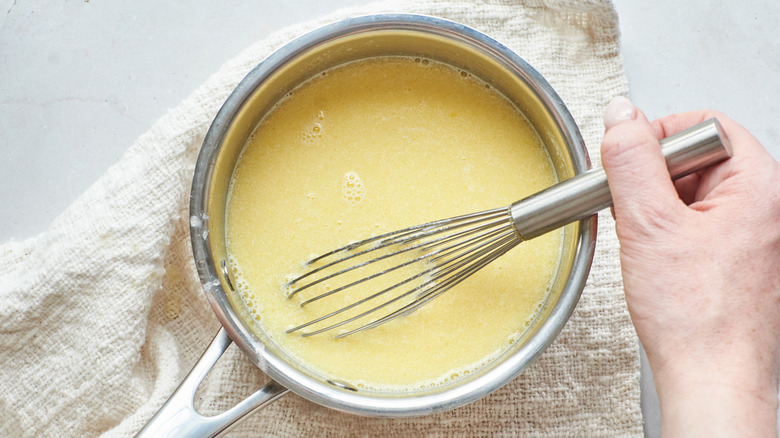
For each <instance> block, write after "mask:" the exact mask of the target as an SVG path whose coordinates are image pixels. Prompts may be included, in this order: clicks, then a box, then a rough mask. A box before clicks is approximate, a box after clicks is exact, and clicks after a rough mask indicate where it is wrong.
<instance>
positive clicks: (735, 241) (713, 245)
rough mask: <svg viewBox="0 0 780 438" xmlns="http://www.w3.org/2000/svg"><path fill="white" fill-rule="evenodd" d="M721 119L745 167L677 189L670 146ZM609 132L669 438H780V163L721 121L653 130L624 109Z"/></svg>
mask: <svg viewBox="0 0 780 438" xmlns="http://www.w3.org/2000/svg"><path fill="white" fill-rule="evenodd" d="M711 117H717V118H718V120H719V121H720V122H721V124H722V125H723V128H724V131H725V133H726V135H727V137H728V138H729V140H730V141H731V144H732V147H733V157H732V158H730V159H729V160H727V161H725V162H723V163H721V164H719V165H717V166H714V167H712V168H709V169H707V170H705V171H702V172H698V173H697V174H693V175H690V176H688V177H685V178H683V179H681V180H678V181H677V182H676V183H672V181H671V180H670V177H669V173H668V171H667V169H666V164H665V162H664V159H663V156H662V155H661V152H660V147H659V143H658V139H660V138H664V137H667V136H669V135H672V134H674V133H676V132H679V131H681V130H683V129H685V128H688V127H690V126H692V125H694V124H696V123H698V122H701V121H704V120H706V119H709V118H711ZM605 126H606V132H605V135H604V140H603V143H602V146H601V154H602V155H601V160H602V165H603V166H604V169H605V171H606V173H607V178H608V181H609V186H610V191H611V193H612V198H613V204H614V216H615V220H616V229H617V235H618V238H619V240H620V260H621V267H622V272H623V282H624V288H625V294H626V302H627V304H628V310H629V313H630V315H631V318H632V320H633V322H634V326H635V328H636V331H637V335H638V336H639V339H640V340H641V341H642V344H643V345H644V347H645V350H646V352H647V358H648V362H649V363H650V367H651V369H652V371H653V375H654V378H655V382H656V388H657V390H658V394H659V399H660V402H661V418H662V428H663V432H664V436H667V435H675V434H682V435H685V436H692V435H697V434H700V435H701V436H714V435H713V433H714V434H715V435H718V436H720V435H730V434H735V435H737V436H759V433H762V434H766V436H773V437H774V436H776V433H777V432H776V426H777V423H776V412H777V387H778V369H779V364H780V358H779V354H780V164H778V162H777V161H775V160H774V159H773V158H772V157H771V156H770V155H769V153H768V152H767V151H766V150H765V149H764V148H763V146H761V144H760V143H759V142H758V141H757V140H756V139H755V138H754V137H753V136H752V135H751V134H750V133H748V132H747V131H746V130H745V129H744V128H743V127H741V126H740V125H738V124H737V123H735V122H734V121H732V120H730V119H729V118H727V117H725V116H724V115H722V114H719V113H715V112H712V111H699V112H692V113H685V114H678V115H673V116H668V117H664V118H661V119H658V120H655V121H653V122H652V123H651V122H649V121H648V120H647V118H646V117H645V116H644V114H642V113H641V111H638V110H637V109H636V108H635V107H634V106H633V105H632V104H631V103H630V102H629V101H628V100H627V99H625V98H616V99H615V100H613V101H612V102H611V103H610V105H609V106H608V107H607V111H606V114H605ZM748 427H755V428H756V429H755V430H749V429H746V428H748ZM746 432H750V433H746Z"/></svg>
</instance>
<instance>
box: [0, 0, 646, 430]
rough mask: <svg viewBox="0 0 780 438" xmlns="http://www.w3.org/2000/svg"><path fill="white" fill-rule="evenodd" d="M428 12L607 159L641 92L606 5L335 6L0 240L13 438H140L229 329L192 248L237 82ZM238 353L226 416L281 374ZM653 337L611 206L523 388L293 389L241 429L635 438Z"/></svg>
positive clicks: (273, 39)
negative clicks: (449, 391)
mask: <svg viewBox="0 0 780 438" xmlns="http://www.w3.org/2000/svg"><path fill="white" fill-rule="evenodd" d="M376 12H414V13H423V14H429V15H435V16H439V17H443V18H447V19H451V20H454V21H458V22H461V23H464V24H466V25H469V26H471V27H474V28H476V29H478V30H481V31H483V32H485V33H487V34H488V35H491V36H493V37H494V38H496V39H498V40H499V41H501V42H503V43H504V44H506V45H507V46H509V47H510V48H511V49H513V50H515V51H516V52H517V53H519V54H520V55H521V56H522V57H523V58H525V59H526V60H527V61H529V62H530V63H531V64H532V65H533V66H535V67H536V68H537V69H538V70H539V71H540V72H541V73H542V74H543V75H544V76H545V77H546V78H547V79H548V80H549V81H550V83H551V84H552V85H553V87H554V88H555V89H556V90H557V92H558V93H559V94H560V95H561V97H562V98H563V100H564V101H565V103H566V105H568V107H569V108H570V110H571V112H572V113H573V115H574V118H575V119H576V121H577V123H578V124H579V126H580V128H581V130H582V133H583V135H584V137H585V140H586V142H587V144H588V145H589V147H590V149H591V157H592V159H593V161H594V162H598V146H599V143H600V140H601V135H602V133H603V128H602V122H601V114H602V113H603V109H604V107H605V106H606V104H607V103H608V101H609V100H610V99H611V98H612V97H613V96H615V95H620V94H625V93H626V92H627V87H626V81H625V78H624V76H623V68H622V63H621V58H620V53H619V35H618V27H617V16H616V13H615V11H614V9H613V7H612V5H611V3H610V2H609V1H608V0H585V1H582V0H547V1H544V0H515V1H508V0H506V1H497V0H495V1H473V0H468V1H466V0H460V1H456V0H453V1H430V2H420V1H390V2H383V3H375V4H371V5H368V6H362V7H359V8H354V9H348V10H342V11H338V12H336V13H334V14H332V15H330V16H328V17H324V18H322V19H320V20H317V21H315V22H310V23H305V24H301V25H297V26H293V27H290V28H287V29H284V30H282V31H279V32H276V33H274V34H272V35H270V36H269V37H267V38H266V39H264V40H263V41H260V42H258V43H257V44H255V45H253V46H252V47H250V48H248V49H247V50H245V51H244V52H243V53H242V54H241V55H240V56H238V57H237V58H235V59H234V60H232V61H230V62H229V63H227V64H226V65H225V66H224V67H223V68H222V69H221V70H220V71H219V72H217V73H216V74H215V75H214V76H212V77H211V78H210V79H209V80H208V81H207V82H206V83H205V84H203V85H202V86H201V87H200V88H198V89H197V90H196V91H195V92H194V93H193V94H192V95H191V96H190V97H189V98H187V99H186V100H185V101H183V102H182V103H181V104H180V105H179V106H178V107H176V108H174V109H172V110H171V111H170V112H169V113H168V114H166V115H165V116H164V117H162V118H161V119H160V120H159V121H158V122H157V123H155V124H154V126H152V128H151V129H150V130H149V131H148V132H147V133H146V134H144V135H143V136H141V137H140V138H139V139H138V140H137V141H136V142H135V144H133V145H132V147H131V148H130V149H129V150H128V151H127V153H126V154H125V155H124V157H123V158H122V159H121V160H120V161H119V162H118V163H117V164H116V165H114V166H113V167H111V168H110V169H109V170H108V171H107V172H106V174H105V175H103V177H101V178H100V179H99V180H98V181H97V182H96V183H95V184H94V185H93V186H92V187H91V188H90V189H89V190H88V191H87V192H86V193H84V194H83V195H82V196H81V197H80V198H79V199H78V200H77V201H75V202H74V203H73V205H71V206H70V207H69V208H68V209H67V210H66V211H65V212H64V213H63V214H62V215H61V216H59V217H58V218H57V219H56V220H55V221H54V223H53V224H52V226H51V228H50V229H49V230H48V231H46V232H45V233H43V234H41V235H39V236H37V237H35V238H33V239H30V240H26V241H23V242H11V243H7V244H5V245H3V246H1V247H0V364H2V365H1V366H0V388H1V390H0V436H31V437H33V436H34V437H48V436H56V437H60V436H79V437H81V436H98V435H103V436H110V437H117V436H129V435H132V434H134V433H135V432H136V431H138V430H139V429H140V428H141V427H142V426H143V424H144V423H145V422H146V421H147V420H149V418H150V417H151V416H152V415H153V414H154V412H155V411H156V410H157V409H158V408H159V407H160V406H161V404H162V403H163V402H164V401H165V399H166V398H167V397H168V396H169V395H170V394H171V392H172V391H173V390H174V388H175V387H176V386H177V384H178V383H179V382H180V381H181V379H182V378H183V377H184V376H185V375H186V373H187V372H188V371H189V369H190V368H191V367H192V365H193V364H194V363H195V361H196V360H197V358H198V357H199V355H200V354H201V353H202V351H203V350H204V349H205V346H206V345H207V344H208V342H209V341H210V340H211V338H212V337H213V336H214V334H215V333H216V332H217V329H218V327H219V326H218V323H217V321H216V319H215V317H214V315H213V313H212V312H211V310H210V308H209V306H208V305H207V303H206V301H205V298H204V296H203V293H202V292H201V288H200V284H199V282H198V279H197V276H196V274H195V270H194V266H193V262H192V258H191V255H190V247H189V239H188V220H187V208H188V206H187V199H188V198H187V195H188V192H189V185H190V179H191V176H192V172H193V166H194V162H195V158H196V156H197V153H198V149H199V147H200V145H201V142H202V140H203V137H204V135H205V133H206V130H207V129H208V126H209V124H210V123H211V120H212V119H213V117H214V115H215V114H216V112H217V110H218V108H219V107H220V105H221V104H222V102H224V100H225V99H226V97H227V95H228V94H229V93H230V91H231V90H232V89H233V87H234V86H235V85H236V84H237V83H238V81H239V80H240V79H241V78H242V77H243V76H244V75H245V74H246V73H247V72H248V71H249V70H250V69H251V68H252V67H253V66H254V65H256V64H257V63H258V62H260V61H261V60H262V59H263V58H264V57H265V56H266V55H268V54H269V53H270V52H271V51H273V50H274V49H276V48H278V47H280V46H281V45H282V44H284V43H285V42H286V41H288V40H290V39H292V38H294V37H296V36H298V35H300V34H302V33H304V32H305V31H308V30H311V29H313V28H314V27H316V26H319V25H322V24H324V23H327V22H331V21H334V20H336V19H339V18H343V17H346V16H354V15H361V14H366V13H376ZM266 379H267V378H266V377H265V376H264V375H263V373H262V372H261V371H260V370H258V369H257V368H256V367H254V366H253V365H252V364H251V363H250V362H249V360H248V359H246V358H245V357H244V356H243V355H242V354H241V353H240V352H239V351H238V349H237V348H235V347H231V348H230V350H228V352H227V353H226V355H225V356H224V357H223V358H222V360H221V361H220V362H219V364H218V365H217V367H216V369H215V371H213V372H212V373H211V375H210V377H209V378H208V379H207V381H206V382H204V384H203V385H202V386H201V389H200V392H199V406H200V410H201V412H203V413H206V414H213V413H216V412H220V411H221V410H224V409H226V408H228V407H230V406H232V405H233V404H234V403H235V402H236V401H238V400H240V399H241V398H242V397H243V396H245V395H247V394H249V393H251V392H253V390H254V389H256V388H258V387H259V386H260V385H261V384H262V383H263V382H265V381H266ZM641 421H642V420H641V413H640V408H639V361H638V343H637V341H636V338H635V335H634V331H633V328H632V326H631V322H630V320H629V318H628V314H627V311H626V308H625V304H624V301H623V295H622V285H621V280H620V270H619V263H618V243H617V240H616V238H615V234H614V230H613V222H612V219H611V217H610V216H609V214H606V215H603V214H602V216H601V218H600V222H599V242H598V246H597V251H596V259H595V262H594V264H593V268H592V272H591V275H590V278H589V281H588V284H587V287H586V289H585V291H584V294H583V296H582V299H581V301H580V303H579V305H578V307H577V310H576V311H575V313H574V315H573V316H572V318H571V320H570V321H569V323H568V324H567V325H566V328H565V329H564V330H563V332H562V333H561V335H560V336H559V338H558V339H557V340H556V341H555V342H554V343H553V344H552V346H551V347H550V348H549V349H548V350H547V351H546V352H545V353H544V355H543V356H542V357H541V358H540V360H539V361H538V362H537V363H536V364H535V365H534V366H533V367H531V368H530V369H528V371H527V372H525V373H524V374H523V375H521V376H520V377H519V378H517V379H516V380H515V381H513V382H511V383H510V384H508V385H506V386H505V387H503V388H502V389H500V390H498V391H497V392H495V393H494V394H492V395H490V396H488V397H486V398H484V399H482V400H480V401H478V402H476V403H473V404H471V405H468V406H466V407H462V408H460V409H456V410H453V411H449V412H446V413H443V414H438V415H433V416H427V417H422V418H414V419H377V418H362V417H357V416H352V415H347V414H342V413H339V412H335V411H332V410H329V409H326V408H323V407H320V406H317V405H315V404H313V403H310V402H307V401H305V400H303V399H301V398H299V397H297V396H295V395H292V394H290V395H287V396H285V397H283V398H282V399H281V400H280V401H278V402H276V403H274V404H272V405H271V406H269V407H268V408H266V409H264V410H263V411H260V412H259V413H257V414H255V415H253V416H251V417H250V418H249V419H247V420H246V421H245V422H244V423H242V424H241V425H240V426H239V427H238V428H236V429H235V430H234V432H233V435H234V436H238V437H242V436H271V437H286V436H367V435H371V436H409V435H423V434H424V435H426V436H442V435H475V436H483V435H523V436H638V435H640V434H641V433H642V423H641Z"/></svg>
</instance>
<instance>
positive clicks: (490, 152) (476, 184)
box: [227, 57, 562, 391]
mask: <svg viewBox="0 0 780 438" xmlns="http://www.w3.org/2000/svg"><path fill="white" fill-rule="evenodd" d="M555 182H556V178H555V173H554V171H553V168H552V165H551V163H550V159H549V156H548V155H547V152H546V150H545V148H544V147H543V145H542V144H541V142H540V140H539V138H538V137H537V135H536V133H535V132H534V131H533V129H532V128H531V127H530V125H529V123H528V122H527V121H526V120H525V118H524V117H523V116H522V115H521V114H520V113H519V112H518V111H517V109H516V108H515V107H514V106H513V105H512V104H511V103H509V102H508V101H507V100H506V99H505V98H504V97H503V96H501V95H500V94H499V93H497V92H495V91H494V90H493V89H492V88H491V87H490V86H489V85H487V84H485V83H484V82H482V81H480V80H478V79H476V78H474V77H472V76H471V75H470V74H469V73H467V72H464V71H461V70H458V69H456V68H453V67H450V66H447V65H443V64H440V63H437V62H434V61H429V60H427V59H420V58H416V59H415V58H405V57H387V58H377V59H371V60H365V61H360V62H354V63H350V64H347V65H344V66H340V67H337V68H335V69H332V70H330V71H327V72H325V73H323V74H321V75H318V76H317V77H315V78H313V79H311V80H309V81H308V82H306V83H305V84H303V85H302V86H300V87H298V88H297V89H295V90H293V91H292V92H291V93H290V94H289V95H288V96H286V97H285V98H284V99H283V100H282V101H281V102H279V103H278V104H277V105H276V107H275V108H274V109H273V110H272V111H271V112H270V113H269V114H268V115H267V116H266V117H265V118H264V119H263V120H262V122H261V123H260V124H259V126H258V127H257V129H256V131H255V133H254V134H253V136H252V137H251V139H250V140H249V141H248V143H247V145H246V147H245V150H244V151H243V152H242V154H241V157H240V159H239V161H238V164H237V165H236V169H235V172H234V175H233V181H232V186H231V191H230V195H229V200H228V214H227V240H228V253H229V255H230V260H229V261H230V264H231V266H232V268H233V270H234V272H235V273H236V283H237V287H238V290H239V291H240V293H241V295H242V297H243V300H244V302H245V304H246V306H247V308H248V309H249V310H250V313H251V314H253V315H254V317H255V318H256V319H257V321H258V322H259V324H260V326H261V327H262V328H263V330H264V331H265V332H266V333H267V334H268V335H269V337H270V338H271V339H273V340H274V342H276V343H278V345H280V346H281V347H282V348H283V349H284V350H285V351H287V352H288V353H289V354H290V355H291V356H293V357H295V358H297V359H298V360H299V361H301V362H302V363H304V364H306V366H307V367H309V368H311V369H314V370H317V372H319V373H321V374H322V375H324V376H327V377H328V378H331V379H337V380H341V381H344V382H348V383H350V384H352V385H355V386H357V387H360V388H365V389H374V390H383V391H387V390H389V391H393V390H397V391H405V390H413V389H417V388H423V387H428V386H431V385H439V384H442V383H446V382H449V381H452V380H453V379H458V378H459V377H461V376H463V375H465V374H467V373H469V372H471V371H473V370H474V369H476V368H478V367H479V366H481V365H483V364H485V363H486V362H488V361H490V360H491V359H492V358H493V357H495V356H496V355H497V354H499V353H501V352H502V351H504V350H506V349H507V348H508V347H509V346H510V345H511V344H512V342H514V340H515V339H517V338H518V336H519V335H520V334H522V333H523V330H524V329H525V328H526V327H527V326H528V324H529V323H530V321H531V320H533V318H534V316H535V314H536V312H537V311H538V310H539V308H540V306H541V303H542V302H543V301H544V299H545V297H546V295H547V293H548V290H549V285H550V283H551V281H552V276H553V274H554V272H555V269H556V267H557V264H558V260H559V256H560V246H561V238H562V234H561V232H559V231H556V232H551V233H548V234H547V235H544V236H542V237H539V238H537V239H534V240H532V241H529V242H524V243H522V244H520V245H519V246H518V247H516V248H514V249H513V250H511V251H510V252H509V253H508V254H506V255H504V256H503V257H501V258H499V259H498V260H496V261H494V262H493V263H491V264H490V265H488V266H487V267H486V268H483V269H482V270H481V271H479V272H478V273H477V274H475V275H474V276H472V277H470V278H469V279H468V280H466V281H464V282H463V283H461V284H459V285H458V286H456V287H455V288H453V289H452V290H450V291H448V292H446V293H444V294H443V295H442V296H440V297H439V298H437V299H435V300H433V301H432V302H431V303H429V304H427V305H426V306H424V307H422V308H421V309H419V310H418V311H416V312H414V313H413V314H411V315H408V316H406V317H403V318H399V319H396V320H394V321H393V322H391V323H388V324H385V325H382V326H380V327H377V328H374V329H371V330H366V331H363V332H360V333H357V334H354V335H351V336H347V337H345V338H342V339H334V334H336V333H338V329H336V330H335V331H332V332H327V333H323V334H319V335H315V336H312V337H308V338H304V337H301V336H300V335H299V334H297V333H292V334H287V333H285V330H287V329H289V328H291V327H293V326H296V325H299V324H302V323H304V322H306V321H309V320H311V319H313V318H315V317H318V316H321V315H323V314H325V312H326V311H328V309H335V308H338V307H339V306H341V305H344V304H345V303H347V302H349V301H350V297H349V296H348V295H347V296H344V297H336V296H335V295H334V296H333V297H332V298H331V297H328V298H326V299H323V300H320V301H318V302H317V303H313V304H312V305H307V306H305V307H303V308H301V307H300V306H299V303H300V302H301V300H302V299H304V298H306V296H301V297H299V296H297V295H296V296H295V297H293V298H292V299H288V298H287V297H286V293H285V290H284V284H285V282H286V280H287V279H289V278H290V275H292V274H295V273H297V272H298V271H300V270H301V266H302V263H303V262H305V261H306V260H307V258H310V257H311V256H313V255H318V254H322V253H324V252H327V251H330V250H332V249H334V248H336V247H339V246H342V245H345V244H347V243H350V242H352V241H355V240H359V239H362V238H365V237H370V236H372V235H377V234H381V233H384V232H388V231H392V230H395V229H399V228H404V227H408V226H411V225H415V224H418V223H423V222H428V221H432V220H437V219H442V218H447V217H451V216H456V215H460V214H465V213H470V212H476V211H481V210H486V209H491V208H495V207H501V206H508V205H509V204H511V203H512V202H513V201H516V200H517V199H520V198H522V197H525V196H527V195H529V194H531V193H534V192H536V191H539V190H541V189H543V188H545V187H548V186H550V185H552V184H554V183H555ZM323 287H327V285H323ZM316 293H317V292H312V294H316ZM312 294H309V295H308V297H310V296H312ZM300 295H305V294H304V293H303V292H302V293H301V294H300ZM379 314H382V312H381V311H380V312H379Z"/></svg>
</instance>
